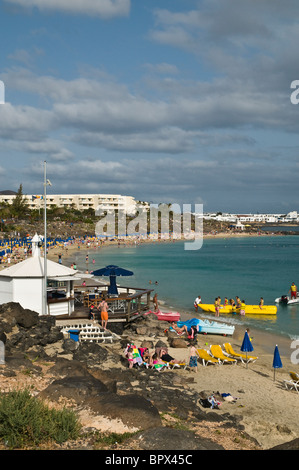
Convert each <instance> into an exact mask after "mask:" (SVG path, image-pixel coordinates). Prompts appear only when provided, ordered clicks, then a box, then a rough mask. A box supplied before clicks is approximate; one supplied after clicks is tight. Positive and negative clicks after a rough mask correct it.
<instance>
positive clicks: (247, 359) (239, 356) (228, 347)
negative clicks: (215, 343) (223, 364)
mask: <svg viewBox="0 0 299 470" xmlns="http://www.w3.org/2000/svg"><path fill="white" fill-rule="evenodd" d="M223 346H224V348H225V351H226V353H227V354H228V355H229V357H232V358H234V359H239V360H240V361H242V362H243V363H244V364H245V363H246V362H255V361H256V360H257V359H258V357H256V356H248V355H247V356H246V354H239V353H236V352H235V351H234V349H233V347H232V345H231V344H230V343H224V344H223Z"/></svg>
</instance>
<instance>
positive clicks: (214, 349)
mask: <svg viewBox="0 0 299 470" xmlns="http://www.w3.org/2000/svg"><path fill="white" fill-rule="evenodd" d="M210 351H211V354H212V355H213V356H214V357H215V358H216V359H219V361H220V362H221V363H222V364H223V363H225V362H227V363H228V364H236V363H237V359H233V358H232V357H228V356H225V354H224V353H223V351H222V349H221V346H220V345H219V344H212V345H211V346H210Z"/></svg>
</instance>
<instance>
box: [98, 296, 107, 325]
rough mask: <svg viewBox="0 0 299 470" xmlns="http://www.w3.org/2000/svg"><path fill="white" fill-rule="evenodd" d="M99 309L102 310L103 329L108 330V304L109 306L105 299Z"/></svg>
mask: <svg viewBox="0 0 299 470" xmlns="http://www.w3.org/2000/svg"><path fill="white" fill-rule="evenodd" d="M98 308H99V309H100V310H101V321H102V328H104V330H106V329H107V322H108V304H107V302H106V299H105V298H104V299H103V300H102V302H101V303H100V304H99V307H98Z"/></svg>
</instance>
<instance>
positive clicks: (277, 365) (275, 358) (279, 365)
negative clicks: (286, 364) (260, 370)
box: [272, 345, 282, 380]
mask: <svg viewBox="0 0 299 470" xmlns="http://www.w3.org/2000/svg"><path fill="white" fill-rule="evenodd" d="M272 367H273V369H274V380H275V369H281V368H282V362H281V359H280V354H279V351H278V346H277V345H276V346H275V349H274V355H273V364H272Z"/></svg>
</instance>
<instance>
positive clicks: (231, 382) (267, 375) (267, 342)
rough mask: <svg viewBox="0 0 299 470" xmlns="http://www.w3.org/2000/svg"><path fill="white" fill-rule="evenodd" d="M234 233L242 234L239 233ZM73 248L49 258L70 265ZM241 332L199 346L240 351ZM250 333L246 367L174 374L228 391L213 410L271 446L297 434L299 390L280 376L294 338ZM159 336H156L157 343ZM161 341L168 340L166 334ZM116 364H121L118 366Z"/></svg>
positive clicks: (178, 354)
mask: <svg viewBox="0 0 299 470" xmlns="http://www.w3.org/2000/svg"><path fill="white" fill-rule="evenodd" d="M211 236H217V237H220V236H222V237H223V236H225V237H227V236H234V235H229V234H226V233H225V234H220V233H219V234H217V235H211ZM237 236H246V235H245V234H244V235H243V234H238V235H237ZM247 236H251V235H247ZM112 244H116V243H115V242H109V243H107V244H104V245H103V246H102V247H98V246H97V245H95V244H94V243H93V242H92V241H91V242H90V245H89V246H88V245H87V244H86V243H84V244H83V245H81V246H80V252H81V250H87V249H88V250H89V255H90V256H92V254H91V253H92V250H101V249H104V248H105V246H111V245H112ZM77 252H78V244H73V245H67V246H65V247H63V246H60V247H54V248H51V249H50V250H49V254H48V257H49V259H52V260H54V261H58V255H59V254H62V259H63V264H65V265H68V266H70V265H71V263H72V262H73V261H74V257H75V254H76V253H77ZM161 309H162V310H163V311H165V310H166V311H167V305H163V306H161ZM195 316H197V317H200V313H199V312H198V313H197V314H196V313H195V312H192V309H190V312H188V313H183V314H182V318H181V319H182V320H186V319H188V318H192V317H195ZM217 321H218V319H217ZM219 321H221V319H220V320H219ZM167 326H168V324H166V323H165V327H166V328H167ZM108 328H109V325H108ZM244 333H245V326H244V327H240V326H237V327H236V329H235V332H234V334H233V336H232V337H226V338H225V337H223V336H219V335H217V336H216V335H210V334H209V335H199V337H198V346H199V347H203V348H206V349H208V348H209V345H211V344H220V345H223V343H224V342H230V343H231V344H232V346H233V348H234V350H235V351H236V352H240V347H241V344H242V340H243V337H244ZM250 336H251V338H252V344H253V347H254V352H253V353H252V354H253V355H255V356H258V360H257V361H256V362H255V363H252V364H249V365H248V367H246V366H245V365H244V364H242V363H240V362H238V364H237V365H231V364H225V365H209V366H206V367H204V366H203V365H201V364H200V365H199V367H198V372H197V373H195V372H191V371H190V370H183V369H180V370H177V372H176V373H177V374H178V375H179V376H182V377H185V376H186V377H190V374H192V377H193V378H194V382H193V383H191V384H188V386H190V387H193V388H194V389H195V390H196V391H197V392H201V391H209V392H210V393H217V392H219V393H220V394H222V393H229V394H231V396H233V397H234V398H236V400H235V402H233V403H230V402H226V401H223V402H221V405H220V409H219V410H217V413H219V414H225V413H229V414H230V415H233V416H236V417H239V418H240V419H241V424H242V425H244V427H245V431H246V432H247V433H248V434H249V435H250V436H252V437H254V438H255V439H256V440H257V442H258V443H259V445H260V446H261V448H263V449H269V448H271V447H273V446H275V445H279V444H282V443H284V442H288V441H291V440H293V439H295V438H298V437H299V423H298V421H297V418H296V416H297V409H298V405H299V393H297V392H296V391H294V390H287V389H286V387H285V384H284V380H289V379H290V376H289V372H290V371H295V372H299V366H298V364H293V363H292V361H291V354H292V352H293V351H294V349H292V348H291V343H292V341H291V340H290V339H288V338H285V337H281V336H275V335H273V334H269V333H265V332H261V331H257V330H255V331H253V330H251V331H250ZM148 339H149V338H147V337H142V336H140V337H137V338H134V341H135V342H136V346H137V347H138V346H140V345H141V344H142V342H143V341H145V340H148ZM158 339H159V338H155V341H156V340H158ZM160 339H162V340H163V341H165V340H166V338H165V336H163V337H161V338H160ZM276 344H278V347H279V352H280V356H281V360H282V364H283V368H282V369H277V370H276V373H275V380H274V370H273V368H272V363H273V353H274V348H275V345H276ZM118 347H119V352H120V354H121V353H122V351H121V348H120V346H117V345H116V348H118ZM297 348H299V346H297ZM169 353H170V355H172V356H173V357H175V358H176V359H182V360H188V349H187V348H169ZM109 367H115V364H112V363H111V364H109V362H108V363H107V364H105V368H109ZM119 367H124V366H123V365H119ZM166 373H167V372H166ZM208 413H209V411H208ZM118 426H119V425H114V424H113V423H112V428H113V430H114V431H115V432H118V431H119V428H118ZM110 429H111V428H110Z"/></svg>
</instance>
